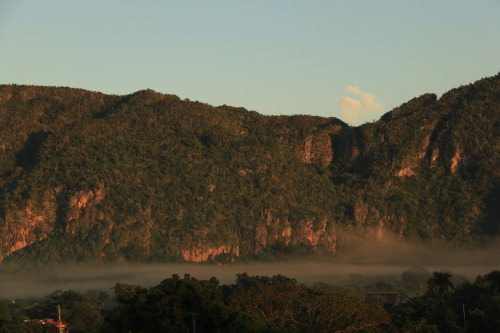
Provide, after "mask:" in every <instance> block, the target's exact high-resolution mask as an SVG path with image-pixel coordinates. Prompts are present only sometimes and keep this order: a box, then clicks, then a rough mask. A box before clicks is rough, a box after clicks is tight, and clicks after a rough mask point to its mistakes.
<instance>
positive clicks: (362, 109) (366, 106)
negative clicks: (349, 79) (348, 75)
mask: <svg viewBox="0 0 500 333" xmlns="http://www.w3.org/2000/svg"><path fill="white" fill-rule="evenodd" d="M347 92H349V93H351V94H353V95H355V96H356V98H352V97H349V96H345V97H344V98H342V99H341V100H340V102H339V105H340V108H341V110H342V118H343V119H344V121H345V122H346V123H348V124H351V125H359V124H360V123H361V122H365V121H371V120H373V119H374V118H375V117H378V114H379V113H380V112H381V111H382V105H380V103H379V102H378V101H377V98H376V97H375V95H373V94H370V93H366V92H364V91H363V90H361V89H359V88H358V87H353V86H351V85H349V86H348V87H347Z"/></svg>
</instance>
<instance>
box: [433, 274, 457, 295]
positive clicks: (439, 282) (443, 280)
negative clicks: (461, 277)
mask: <svg viewBox="0 0 500 333" xmlns="http://www.w3.org/2000/svg"><path fill="white" fill-rule="evenodd" d="M450 279H451V274H450V273H447V272H434V273H432V276H431V278H430V279H429V281H427V286H429V291H431V292H433V293H435V294H438V293H439V294H445V293H446V292H447V291H448V290H449V289H451V288H453V283H451V281H450Z"/></svg>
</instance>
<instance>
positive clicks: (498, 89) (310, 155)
mask: <svg viewBox="0 0 500 333" xmlns="http://www.w3.org/2000/svg"><path fill="white" fill-rule="evenodd" d="M499 81H500V75H496V76H494V77H491V78H486V79H483V80H480V81H478V82H476V83H474V84H471V85H469V86H464V87H460V88H457V89H454V90H451V91H450V92H448V93H446V94H445V95H443V96H442V97H441V98H440V99H437V98H436V96H435V95H431V94H427V95H423V96H421V97H418V98H415V99H413V100H411V101H409V102H408V103H406V104H403V105H402V106H400V107H399V108H396V109H395V110H393V111H391V112H389V113H387V114H385V115H384V116H383V117H382V118H381V120H380V121H377V122H374V123H368V124H365V125H362V126H359V127H349V126H347V125H346V124H344V123H343V122H341V121H340V120H338V119H335V118H320V117H312V116H303V115H299V116H291V117H286V116H273V117H269V116H262V115H260V114H258V113H256V112H251V111H247V110H245V109H242V108H233V107H229V106H225V105H224V106H220V107H212V106H210V105H207V104H204V103H200V102H192V101H188V100H181V99H179V98H178V97H176V96H172V95H162V94H158V93H155V92H153V91H151V90H146V91H139V92H137V93H134V94H131V95H127V96H111V95H104V94H101V93H95V92H88V91H83V90H77V89H70V88H53V87H34V86H16V85H4V86H0V233H1V234H2V236H3V237H4V240H5V241H4V242H3V243H2V244H1V245H0V248H1V249H0V250H1V251H0V258H3V257H5V256H7V260H9V261H23V260H32V259H34V260H45V261H60V262H67V261H178V260H196V261H198V260H215V261H231V260H235V259H237V258H257V259H259V258H265V257H267V256H273V255H278V254H280V253H285V254H303V253H310V252H318V251H326V252H334V251H339V250H342V247H343V245H344V244H345V243H346V242H347V238H343V237H344V236H343V235H344V234H343V233H342V232H341V231H342V230H344V231H352V232H355V233H359V234H368V235H370V231H373V230H378V231H381V230H382V231H392V232H394V233H396V234H398V235H400V236H401V237H404V238H409V239H415V240H419V241H423V242H432V241H446V242H450V243H452V244H455V245H456V244H461V245H463V244H473V243H474V242H475V241H477V240H478V239H480V237H482V236H483V235H495V234H498V233H499V231H500V228H499V221H500V218H499V216H500V212H499V208H498V202H500V197H499V193H500V191H499V186H500V185H499V184H500V182H499V174H498V170H500V168H499V166H500V163H499V148H500V140H499V133H500V128H499V124H500V119H499V117H500V84H499ZM304 111H305V112H307V111H308V110H304ZM378 235H380V233H378ZM197 251H198V252H197ZM11 253H12V254H11ZM10 254H11V255H10ZM9 255H10V256H9Z"/></svg>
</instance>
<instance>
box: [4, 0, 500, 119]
mask: <svg viewBox="0 0 500 333" xmlns="http://www.w3.org/2000/svg"><path fill="white" fill-rule="evenodd" d="M499 18H500V0H475V1H470V0H467V1H464V0H432V1H430V0H421V1H407V0H378V1H373V0H371V1H362V0H351V1H347V0H346V1H335V0H330V1H320V0H309V1H295V0H267V1H261V0H254V1H240V0H233V1H229V0H228V1H222V0H212V1H206V0H205V1H194V0H193V1H169V0H164V1H160V0H144V1H131V0H120V1H118V0H99V1H97V0H85V1H80V0H44V1H39V0H0V84H12V83H14V84H32V85H44V86H68V87H74V88H83V89H87V90H92V91H100V92H104V93H108V94H118V95H126V94H130V93H133V92H135V91H138V90H142V89H153V90H155V91H157V92H160V93H165V94H175V95H177V96H179V97H180V98H182V99H185V98H187V99H190V100H197V101H200V102H204V103H208V104H211V105H214V106H218V105H223V104H227V105H232V106H237V107H244V108H246V109H248V110H254V111H257V112H259V113H261V114H265V115H293V114H309V115H318V116H322V117H337V118H340V119H342V120H344V121H345V122H347V123H349V124H351V125H359V124H363V123H365V122H371V121H375V120H378V119H379V118H380V116H381V115H382V114H384V113H385V112H388V111H390V110H392V109H393V108H395V107H397V106H399V105H401V104H402V103H404V102H406V101H408V100H410V99H411V98H413V97H417V96H420V95H422V94H424V93H428V92H431V93H436V94H437V95H438V96H440V95H441V94H443V93H445V92H446V91H448V90H450V89H452V88H455V87H458V86H460V85H466V84H469V83H472V82H474V81H477V80H479V79H481V78H484V77H490V76H493V75H496V74H497V73H498V72H499V71H500V19H499Z"/></svg>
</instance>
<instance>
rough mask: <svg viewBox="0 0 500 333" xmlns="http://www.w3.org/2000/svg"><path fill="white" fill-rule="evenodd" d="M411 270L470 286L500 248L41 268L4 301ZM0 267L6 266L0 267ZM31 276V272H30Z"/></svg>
mask: <svg viewBox="0 0 500 333" xmlns="http://www.w3.org/2000/svg"><path fill="white" fill-rule="evenodd" d="M413 266H423V267H425V268H427V269H428V270H429V271H430V272H433V271H447V272H450V273H451V274H452V275H461V276H465V277H466V278H468V279H470V280H471V281H473V280H474V278H475V277H476V276H477V275H484V274H487V273H489V272H491V271H493V270H498V269H500V246H498V243H495V245H490V246H488V247H486V248H483V249H481V250H467V251H466V250H437V249H429V248H428V247H426V248H422V247H421V246H416V245H411V244H408V243H405V244H401V243H400V242H399V241H398V242H395V241H386V242H385V243H383V244H381V243H377V244H366V243H364V244H359V243H358V244H357V245H356V246H355V245H353V246H352V247H351V248H348V249H346V251H345V253H344V254H338V255H335V256H330V257H321V258H318V257H308V258H307V260H305V259H302V260H289V261H286V262H272V263H235V264H228V265H216V264H112V265H105V264H71V265H67V266H61V265H59V266H54V265H50V267H49V266H40V268H37V269H36V270H34V269H33V268H31V269H26V270H22V272H19V273H2V274H1V275H0V281H1V282H0V299H14V298H22V297H30V296H46V295H48V294H50V293H51V292H53V291H55V290H57V289H62V290H69V289H73V290H78V291H85V290H89V289H102V290H110V289H111V288H112V287H113V286H114V285H115V284H116V283H117V282H120V283H125V284H136V285H141V286H143V287H151V286H154V285H157V284H159V283H160V282H161V281H162V280H164V279H166V278H169V277H171V276H172V274H178V275H179V276H181V277H182V276H183V275H184V274H185V273H188V274H190V275H191V276H193V277H195V278H197V279H200V280H204V279H209V278H210V277H212V276H215V277H216V278H217V279H218V280H219V281H220V282H221V283H223V284H231V283H234V281H235V278H236V274H237V273H243V272H247V273H248V274H250V275H267V276H272V275H276V274H282V275H286V276H288V277H293V278H295V279H297V280H298V281H299V282H302V283H306V284H312V283H315V282H325V283H331V284H337V285H344V284H348V283H352V282H356V281H354V280H357V281H359V280H360V279H361V280H363V279H366V280H372V281H373V280H374V279H375V281H390V280H392V281H394V280H397V279H401V274H402V273H403V272H405V271H406V270H408V269H410V268H411V267H413ZM0 268H2V265H1V264H0ZM28 272H29V273H28Z"/></svg>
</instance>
